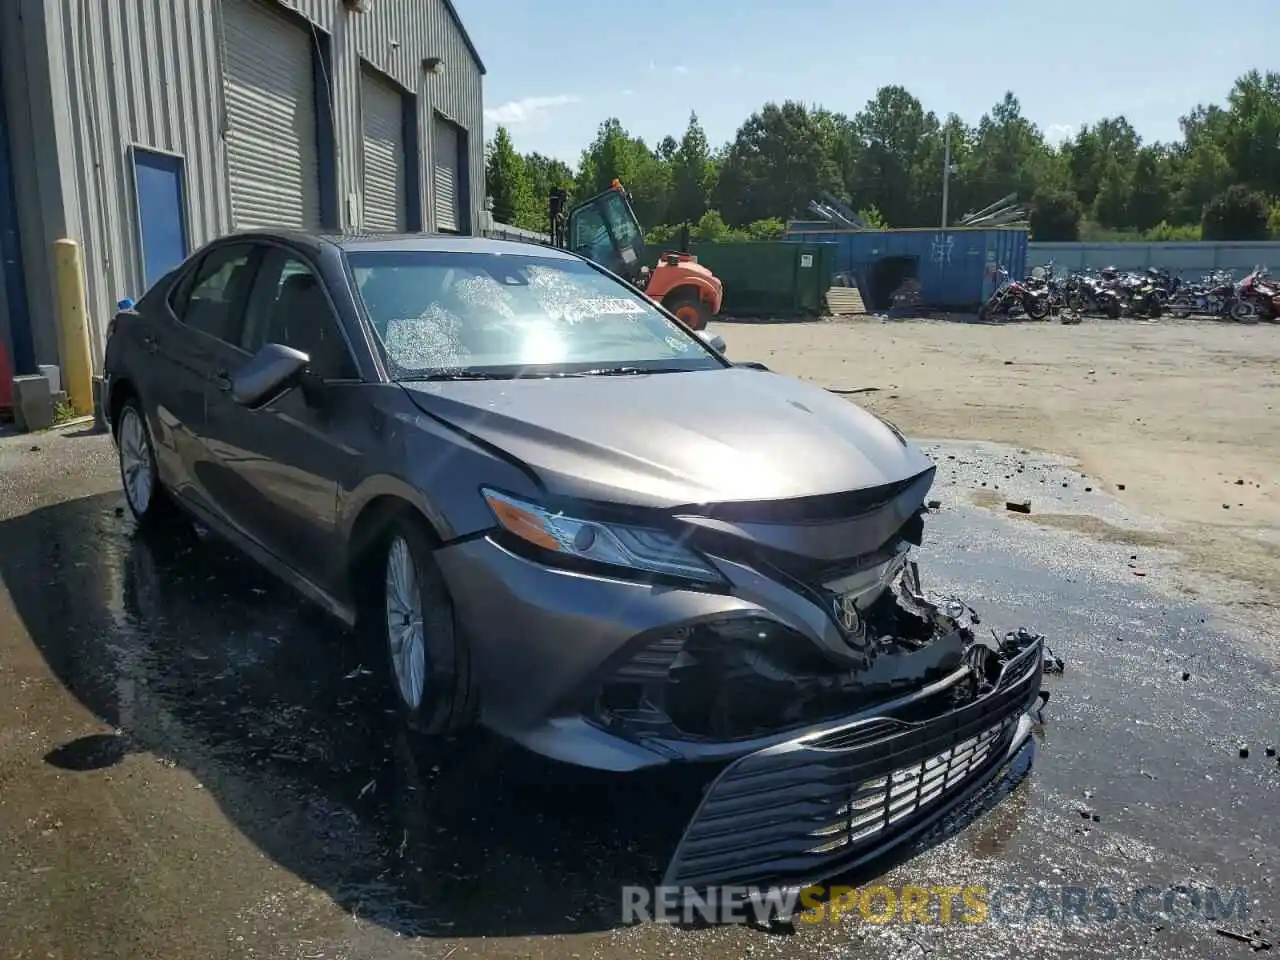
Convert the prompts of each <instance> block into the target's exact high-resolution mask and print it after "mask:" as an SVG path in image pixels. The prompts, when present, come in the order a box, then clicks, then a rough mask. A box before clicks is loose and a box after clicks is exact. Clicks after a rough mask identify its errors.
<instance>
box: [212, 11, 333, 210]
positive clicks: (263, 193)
mask: <svg viewBox="0 0 1280 960" xmlns="http://www.w3.org/2000/svg"><path fill="white" fill-rule="evenodd" d="M222 21H223V51H224V53H223V56H224V61H223V64H224V66H223V83H224V85H225V87H226V108H227V118H226V119H227V131H226V148H227V173H228V175H229V177H230V180H231V211H232V216H233V219H234V221H235V225H236V227H237V228H240V229H244V228H247V227H265V226H277V227H292V228H294V229H298V230H316V229H319V227H320V161H319V155H318V150H317V144H316V111H315V102H316V101H315V82H314V79H313V74H312V59H311V38H310V36H309V35H308V34H307V33H306V32H305V31H304V30H303V29H302V28H301V27H300V26H296V25H295V24H293V23H291V22H290V21H288V20H287V19H285V18H284V17H283V16H281V15H280V14H278V13H275V12H274V11H272V9H271V7H270V6H269V5H268V3H267V2H265V0H223V3H222Z"/></svg>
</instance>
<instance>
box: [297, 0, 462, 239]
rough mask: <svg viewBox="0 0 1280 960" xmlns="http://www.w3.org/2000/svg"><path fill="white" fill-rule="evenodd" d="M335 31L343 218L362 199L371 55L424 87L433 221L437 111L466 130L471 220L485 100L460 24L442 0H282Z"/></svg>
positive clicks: (424, 147) (413, 88) (417, 88)
mask: <svg viewBox="0 0 1280 960" xmlns="http://www.w3.org/2000/svg"><path fill="white" fill-rule="evenodd" d="M280 2H281V3H282V4H283V5H284V6H286V7H290V8H292V9H294V10H296V11H297V12H298V13H300V14H302V15H303V16H304V17H306V18H307V19H308V20H310V21H312V22H313V23H315V24H316V25H318V26H319V27H320V29H322V30H324V31H325V32H327V33H329V34H330V35H331V36H332V37H333V72H334V77H333V86H334V89H335V90H336V91H337V93H336V95H335V102H334V117H335V127H336V132H335V135H336V138H337V141H338V143H339V145H340V151H339V154H340V155H339V158H338V196H339V200H340V204H339V205H340V206H341V207H342V214H343V222H344V223H347V222H351V221H352V220H354V219H355V218H354V217H350V216H349V213H350V212H351V210H350V206H351V204H352V203H358V202H359V200H358V198H359V196H360V185H361V182H362V179H363V178H362V176H361V170H360V137H361V128H360V61H361V59H364V60H367V61H368V62H369V63H371V64H372V65H373V66H374V67H376V68H377V69H378V70H380V71H382V72H383V73H385V74H386V75H387V76H389V77H391V78H392V79H394V80H395V81H396V82H397V83H399V84H401V85H402V86H404V87H405V89H407V90H409V91H410V92H411V93H416V94H418V130H419V136H420V138H421V149H420V152H419V156H421V157H422V158H423V162H422V163H420V164H419V174H420V183H421V187H420V189H421V191H422V200H423V204H422V209H423V211H424V214H425V216H424V220H425V221H426V223H427V226H428V227H433V226H434V224H433V222H432V219H431V216H430V211H432V210H434V209H435V206H434V203H433V201H434V197H433V196H432V189H433V183H432V179H431V176H430V165H431V164H430V158H431V156H432V146H433V144H432V142H431V139H432V134H433V131H434V130H435V123H434V122H433V119H434V115H435V114H436V113H440V114H443V115H444V116H445V117H446V118H448V119H449V120H452V121H453V122H454V123H455V124H457V125H458V126H460V127H462V128H463V129H464V130H466V131H467V132H468V144H467V149H468V157H469V159H470V170H469V173H470V178H469V179H470V184H469V186H470V198H471V202H470V205H469V208H468V209H469V213H470V217H471V226H472V227H474V226H475V224H476V223H477V214H478V212H479V210H480V208H481V206H482V205H483V203H484V102H483V97H482V93H481V74H480V70H479V68H478V67H477V66H476V64H475V61H474V60H473V59H472V57H471V53H470V51H469V50H468V49H467V45H466V41H465V40H464V39H463V37H462V34H461V33H459V32H458V30H457V29H456V28H455V26H454V23H453V19H452V17H451V15H450V12H449V10H448V8H446V6H445V3H444V0H380V2H375V3H373V4H372V5H371V7H372V12H371V13H367V14H348V13H347V12H346V10H345V8H344V7H343V5H342V2H341V0H280ZM426 57H439V58H441V60H442V61H443V63H442V64H441V67H440V72H439V73H436V74H428V73H424V71H423V69H422V61H423V59H424V58H426Z"/></svg>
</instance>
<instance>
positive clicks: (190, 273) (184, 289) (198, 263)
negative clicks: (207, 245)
mask: <svg viewBox="0 0 1280 960" xmlns="http://www.w3.org/2000/svg"><path fill="white" fill-rule="evenodd" d="M206 256H208V253H201V254H199V255H197V256H194V257H192V258H191V263H190V264H189V265H188V267H187V269H186V270H184V271H183V273H182V276H180V277H178V279H177V281H176V282H175V283H174V284H173V286H171V287H170V288H169V295H168V296H167V297H166V298H165V301H166V302H167V303H168V306H169V313H170V314H171V315H172V316H173V318H174V319H175V320H177V321H178V322H179V323H182V315H183V314H184V313H186V310H187V301H188V300H189V299H190V298H191V288H192V287H194V286H195V283H196V277H198V276H200V268H201V267H202V266H204V258H205V257H206ZM179 300H181V303H179V302H178V301H179Z"/></svg>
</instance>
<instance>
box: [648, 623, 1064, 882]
mask: <svg viewBox="0 0 1280 960" xmlns="http://www.w3.org/2000/svg"><path fill="white" fill-rule="evenodd" d="M1043 666H1044V649H1043V642H1042V641H1040V640H1038V639H1037V640H1036V641H1034V642H1033V643H1031V644H1030V645H1028V646H1027V647H1026V649H1024V650H1023V651H1022V652H1021V653H1020V654H1018V655H1017V656H1016V657H1014V658H1012V659H1011V660H1009V661H1008V662H1007V663H1006V664H1005V665H1004V668H1003V670H1002V671H1001V673H1000V676H999V679H998V680H997V682H996V684H995V685H994V687H993V688H992V689H991V690H990V691H989V692H988V693H987V694H986V695H984V696H982V697H979V698H978V699H976V700H974V701H972V702H970V703H968V704H966V705H964V706H962V707H959V708H958V709H955V710H952V711H949V712H945V713H942V714H940V715H938V716H935V717H932V718H930V719H928V720H924V721H918V722H912V721H909V720H905V719H901V718H900V717H898V716H895V714H896V713H900V712H904V711H901V710H899V709H894V708H890V709H888V710H882V711H878V712H877V714H876V715H875V716H869V717H863V718H861V719H858V720H856V721H854V722H851V723H833V724H827V725H824V726H823V727H821V728H820V729H815V730H811V731H808V732H806V733H804V734H802V735H801V736H798V737H795V738H794V739H790V740H788V741H786V742H784V743H779V744H776V745H774V746H772V747H768V748H766V749H764V750H760V751H757V752H755V753H751V754H749V755H747V756H745V757H742V758H741V759H739V760H737V761H735V762H734V763H732V764H730V765H729V766H728V767H726V768H725V769H724V770H723V771H722V772H721V773H720V775H719V776H718V777H717V778H716V779H715V780H714V781H713V782H712V784H711V785H710V787H709V788H708V789H707V790H706V792H705V794H704V796H703V799H702V802H701V804H700V805H699V807H698V810H697V812H696V813H695V814H694V816H693V819H692V820H691V821H690V823H689V825H688V827H687V828H686V829H685V833H684V836H683V837H682V838H681V840H680V843H679V846H678V847H677V849H676V852H675V855H674V856H673V857H672V859H671V861H670V864H669V866H668V867H667V871H666V876H665V877H664V879H663V886H665V887H670V888H680V889H692V890H698V891H703V890H706V889H708V888H712V887H717V886H723V885H728V884H732V885H735V886H739V887H757V888H760V887H765V886H783V887H799V886H804V885H806V884H809V883H814V882H817V881H819V880H822V879H826V878H829V877H831V876H834V875H835V874H837V873H840V872H842V871H845V870H849V869H852V868H853V867H856V866H858V865H859V864H861V863H863V862H866V861H868V860H870V859H873V858H874V857H877V856H879V855H880V854H882V853H883V852H885V851H886V850H887V849H889V848H890V847H892V846H895V845H897V844H900V843H903V842H905V841H906V840H908V839H909V838H910V837H912V836H915V835H917V834H919V833H920V832H922V831H923V830H924V829H926V828H927V827H929V826H930V825H931V824H933V823H934V822H936V821H937V820H938V819H939V818H940V817H942V816H943V815H944V814H946V813H947V812H948V811H949V810H951V809H954V808H955V807H956V806H957V805H958V804H960V803H962V802H964V801H965V800H967V799H969V798H970V797H972V796H973V794H975V793H976V792H977V791H978V790H979V789H980V788H981V787H982V786H983V785H984V784H986V783H987V782H989V781H990V780H991V779H992V778H993V777H994V775H995V774H996V773H998V772H999V771H1000V770H1001V769H1003V768H1005V767H1006V766H1007V765H1008V764H1009V763H1010V762H1011V761H1013V760H1014V759H1015V758H1017V757H1018V756H1019V755H1020V754H1022V753H1024V752H1025V751H1027V750H1029V749H1031V743H1030V737H1031V728H1032V724H1031V719H1030V716H1029V713H1028V711H1029V709H1030V708H1031V707H1032V705H1033V704H1034V702H1035V700H1036V698H1037V696H1038V694H1039V691H1040V681H1041V677H1042V675H1043Z"/></svg>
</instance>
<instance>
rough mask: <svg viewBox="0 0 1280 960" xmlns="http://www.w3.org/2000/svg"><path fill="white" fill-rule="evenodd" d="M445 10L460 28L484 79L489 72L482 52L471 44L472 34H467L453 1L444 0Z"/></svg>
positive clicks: (460, 32) (459, 30) (463, 39)
mask: <svg viewBox="0 0 1280 960" xmlns="http://www.w3.org/2000/svg"><path fill="white" fill-rule="evenodd" d="M444 8H445V9H446V10H448V11H449V17H450V18H451V19H452V20H453V25H454V26H455V27H457V28H458V33H459V34H460V35H461V36H462V42H463V43H465V44H466V45H467V50H468V51H469V52H470V54H471V59H472V60H474V61H475V62H476V66H477V67H479V68H480V76H482V77H483V76H484V75H485V74H486V73H488V72H489V71H488V70H486V69H485V65H484V61H483V60H481V59H480V51H479V50H477V49H476V45H475V44H474V43H472V42H471V34H469V33H467V28H466V26H465V25H464V24H463V22H462V17H461V16H459V15H458V9H457V7H455V6H454V5H453V0H444Z"/></svg>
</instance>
